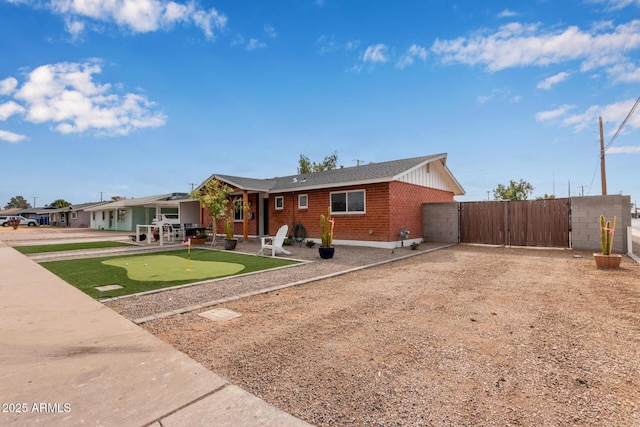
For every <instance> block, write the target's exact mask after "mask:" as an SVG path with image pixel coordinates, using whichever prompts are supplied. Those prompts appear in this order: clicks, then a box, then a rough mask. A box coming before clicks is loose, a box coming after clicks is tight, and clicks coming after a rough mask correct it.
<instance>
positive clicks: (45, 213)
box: [14, 207, 53, 225]
mask: <svg viewBox="0 0 640 427" xmlns="http://www.w3.org/2000/svg"><path fill="white" fill-rule="evenodd" d="M52 210H53V208H48V207H44V208H26V209H20V210H19V211H18V212H16V213H15V214H14V215H22V216H23V217H25V218H29V219H35V220H37V221H38V224H40V225H49V222H50V216H49V215H50V214H51V211H52Z"/></svg>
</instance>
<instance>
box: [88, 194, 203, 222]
mask: <svg viewBox="0 0 640 427" xmlns="http://www.w3.org/2000/svg"><path fill="white" fill-rule="evenodd" d="M86 210H87V211H88V212H90V214H91V218H90V224H91V228H93V229H96V230H113V231H135V230H136V225H150V224H152V222H153V218H154V216H156V215H160V214H179V217H180V222H181V223H182V224H185V223H187V224H191V223H198V222H199V221H200V212H199V205H198V202H197V201H194V200H191V199H190V198H189V196H188V195H187V193H168V194H160V195H156V196H147V197H138V198H135V199H122V200H118V201H115V202H110V203H105V204H102V205H100V206H94V207H90V208H87V209H86Z"/></svg>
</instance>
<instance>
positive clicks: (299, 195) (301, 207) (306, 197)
mask: <svg viewBox="0 0 640 427" xmlns="http://www.w3.org/2000/svg"><path fill="white" fill-rule="evenodd" d="M301 197H304V198H305V200H306V202H307V204H306V205H304V206H303V205H301V204H300V198H301ZM298 209H309V195H308V194H307V193H305V194H298Z"/></svg>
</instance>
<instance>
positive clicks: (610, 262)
mask: <svg viewBox="0 0 640 427" xmlns="http://www.w3.org/2000/svg"><path fill="white" fill-rule="evenodd" d="M593 258H594V259H595V260H596V266H597V267H598V268H602V269H610V268H618V267H620V261H621V260H622V255H615V254H614V255H602V254H593Z"/></svg>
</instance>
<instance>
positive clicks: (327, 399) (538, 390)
mask: <svg viewBox="0 0 640 427" xmlns="http://www.w3.org/2000/svg"><path fill="white" fill-rule="evenodd" d="M347 250H348V248H341V249H340V253H342V252H346V251H347ZM291 271H294V270H293V269H291ZM219 307H224V308H227V309H230V310H233V311H235V312H238V313H240V314H241V316H240V317H238V318H235V319H233V320H228V321H211V320H208V319H205V318H203V317H202V316H199V315H198V313H197V312H192V313H188V314H184V315H178V316H173V317H168V318H164V319H160V320H154V321H151V322H148V323H145V324H144V327H145V328H146V329H147V330H149V331H150V332H152V333H154V334H156V335H157V336H159V337H161V338H162V339H164V340H166V341H168V342H169V343H171V344H172V345H174V346H176V347H177V348H179V349H180V350H182V351H183V352H185V353H187V354H188V355H189V356H191V357H192V358H194V359H195V360H197V361H199V362H200V363H202V364H203V365H204V366H206V367H208V368H209V369H211V370H212V371H214V372H216V373H217V374H219V375H222V376H224V377H226V378H228V379H230V380H231V381H232V382H233V383H235V384H237V385H239V386H241V387H243V388H244V389H246V390H247V391H249V392H251V393H254V394H255V395H257V396H259V397H261V398H263V399H265V400H266V401H268V402H270V403H272V404H274V405H275V406H277V407H279V408H281V409H283V410H285V411H287V412H289V413H291V414H293V415H295V416H297V417H299V418H302V419H304V420H306V421H308V422H310V423H312V424H316V425H326V426H329V425H435V426H444V425H447V426H448V425H474V426H476V425H567V426H568V425H572V426H574V425H578V426H587V425H589V426H592V425H601V426H612V425H616V426H638V425H640V266H639V265H637V264H636V263H634V262H633V261H631V260H630V259H629V258H626V257H625V258H624V259H623V262H622V268H621V269H620V270H617V271H601V270H597V269H596V268H595V265H594V261H593V259H592V257H591V254H590V253H582V252H574V251H563V250H533V249H505V248H490V247H475V246H455V247H451V248H448V249H443V250H438V251H435V252H431V253H427V254H424V255H420V256H417V257H412V258H408V259H405V260H400V261H397V262H394V263H391V264H386V265H382V266H379V267H374V268H371V269H366V270H361V271H357V272H353V273H349V274H347V275H343V276H338V277H334V278H329V279H325V280H321V281H317V282H312V283H309V284H306V285H301V286H297V287H291V288H287V289H282V290H279V291H276V292H271V293H268V294H264V295H258V296H254V297H250V298H245V299H241V300H237V301H234V302H230V303H226V304H223V305H222V306H219Z"/></svg>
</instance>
